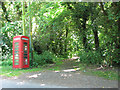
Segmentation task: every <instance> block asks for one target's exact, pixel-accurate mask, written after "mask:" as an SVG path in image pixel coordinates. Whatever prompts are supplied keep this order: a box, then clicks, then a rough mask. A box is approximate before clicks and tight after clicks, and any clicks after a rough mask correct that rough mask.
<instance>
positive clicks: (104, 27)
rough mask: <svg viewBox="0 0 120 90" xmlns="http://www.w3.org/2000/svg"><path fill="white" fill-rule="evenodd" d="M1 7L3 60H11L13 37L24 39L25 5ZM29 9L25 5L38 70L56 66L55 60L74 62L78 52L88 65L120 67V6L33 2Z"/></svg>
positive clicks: (26, 4)
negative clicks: (71, 59) (49, 65)
mask: <svg viewBox="0 0 120 90" xmlns="http://www.w3.org/2000/svg"><path fill="white" fill-rule="evenodd" d="M1 7H2V8H1V12H0V14H1V15H2V17H1V18H0V19H1V20H2V21H1V22H0V23H1V25H2V28H0V31H1V35H0V36H1V38H2V42H3V44H2V52H3V53H2V57H3V58H7V57H6V56H8V55H10V54H11V53H12V39H13V37H14V36H16V35H22V28H21V27H22V23H21V22H22V3H21V2H3V3H2V4H1ZM29 7H30V9H31V11H29ZM29 7H28V3H25V21H26V23H25V33H26V35H27V36H29V34H30V33H31V35H32V41H33V47H34V51H35V53H34V58H35V62H33V63H34V66H39V65H43V64H45V63H52V62H54V57H52V56H55V55H57V56H59V57H63V58H68V57H69V58H70V57H72V56H74V54H77V53H76V52H79V54H78V55H79V57H80V59H81V62H84V63H92V64H102V63H103V62H104V61H105V62H107V64H108V65H116V64H119V63H120V60H119V49H120V48H119V46H120V44H119V38H120V37H119V30H120V10H119V8H120V2H117V3H115V2H105V3H103V2H100V3H98V2H93V3H85V2H79V3H78V2H39V1H38V2H31V4H30V6H29ZM30 12H31V13H30ZM29 16H31V22H32V25H31V28H32V32H30V33H29V30H28V28H29V22H28V20H29ZM0 43H1V41H0ZM81 49H83V50H82V51H81ZM44 51H49V52H44ZM50 52H53V54H55V55H53V54H51V53H50ZM47 53H48V54H47ZM49 55H50V56H49ZM57 58H58V57H57ZM33 61H34V60H33Z"/></svg>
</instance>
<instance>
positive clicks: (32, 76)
mask: <svg viewBox="0 0 120 90" xmlns="http://www.w3.org/2000/svg"><path fill="white" fill-rule="evenodd" d="M40 75H41V73H39V74H34V75H31V76H27V77H28V78H37V77H38V76H40Z"/></svg>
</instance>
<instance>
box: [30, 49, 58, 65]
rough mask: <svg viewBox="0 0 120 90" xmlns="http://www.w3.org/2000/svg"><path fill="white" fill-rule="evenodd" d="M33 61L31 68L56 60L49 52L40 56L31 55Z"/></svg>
mask: <svg viewBox="0 0 120 90" xmlns="http://www.w3.org/2000/svg"><path fill="white" fill-rule="evenodd" d="M33 55H34V61H33V66H32V67H38V66H41V65H44V64H52V63H54V62H55V60H56V56H55V55H54V54H53V53H52V52H49V51H45V52H43V53H42V54H37V53H36V52H34V53H33Z"/></svg>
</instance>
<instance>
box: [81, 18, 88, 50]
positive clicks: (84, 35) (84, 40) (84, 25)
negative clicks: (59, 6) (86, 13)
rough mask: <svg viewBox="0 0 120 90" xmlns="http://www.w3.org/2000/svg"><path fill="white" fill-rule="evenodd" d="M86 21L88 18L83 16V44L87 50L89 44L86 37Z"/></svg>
mask: <svg viewBox="0 0 120 90" xmlns="http://www.w3.org/2000/svg"><path fill="white" fill-rule="evenodd" d="M86 21H87V18H86V17H84V18H83V24H82V28H83V31H82V34H83V46H84V48H85V50H87V48H88V44H87V38H86V34H85V32H86Z"/></svg>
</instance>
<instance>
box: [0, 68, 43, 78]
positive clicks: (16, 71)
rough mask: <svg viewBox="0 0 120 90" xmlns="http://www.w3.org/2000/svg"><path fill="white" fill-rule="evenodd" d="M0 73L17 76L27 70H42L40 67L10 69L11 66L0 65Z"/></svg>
mask: <svg viewBox="0 0 120 90" xmlns="http://www.w3.org/2000/svg"><path fill="white" fill-rule="evenodd" d="M0 69H1V71H0V75H3V76H7V77H13V76H19V75H21V74H22V73H27V72H36V71H41V70H43V69H42V68H32V69H14V70H13V69H12V66H0Z"/></svg>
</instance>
